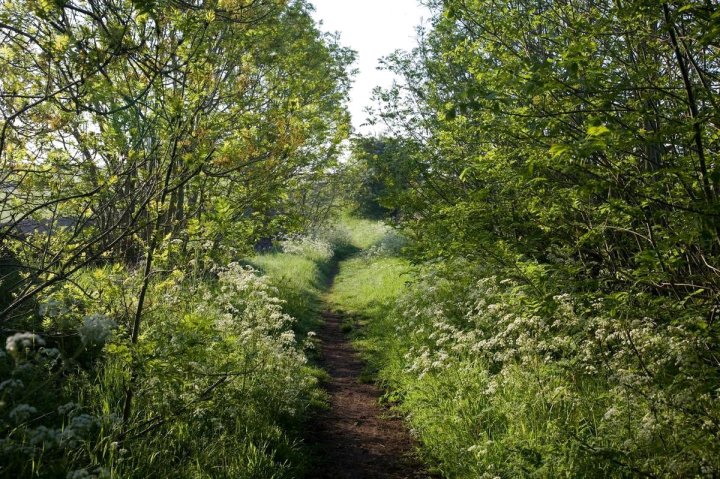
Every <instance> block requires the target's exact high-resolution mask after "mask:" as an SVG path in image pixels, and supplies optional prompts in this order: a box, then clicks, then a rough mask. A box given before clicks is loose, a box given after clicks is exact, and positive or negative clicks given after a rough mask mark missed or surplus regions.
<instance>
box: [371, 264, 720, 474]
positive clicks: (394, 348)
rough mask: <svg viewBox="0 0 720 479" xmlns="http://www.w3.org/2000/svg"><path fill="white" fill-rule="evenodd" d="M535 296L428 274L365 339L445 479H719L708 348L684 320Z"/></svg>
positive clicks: (474, 279) (622, 301)
mask: <svg viewBox="0 0 720 479" xmlns="http://www.w3.org/2000/svg"><path fill="white" fill-rule="evenodd" d="M520 267H521V268H525V270H524V271H523V273H524V276H523V277H524V278H527V277H528V275H530V274H535V273H536V272H537V266H536V265H533V264H526V265H522V264H520ZM544 284H545V289H544V290H542V291H538V290H536V288H535V287H534V286H533V285H531V284H528V283H527V282H526V281H520V280H518V279H500V278H498V277H496V276H491V275H489V274H488V270H487V269H483V268H479V267H477V266H473V265H472V264H471V263H469V262H466V261H460V260H457V261H454V262H450V263H436V264H432V265H429V266H426V267H425V268H424V270H423V272H422V273H421V274H420V276H419V278H418V280H417V281H416V282H415V283H413V285H412V287H411V288H410V289H409V290H408V291H407V292H406V293H405V294H404V295H403V296H401V297H400V298H399V299H398V300H397V303H396V309H395V312H394V313H393V314H392V315H390V316H389V317H387V318H379V319H378V321H380V322H381V326H379V327H378V326H375V327H373V328H371V331H374V332H372V333H371V334H373V335H374V337H375V339H376V340H378V341H380V342H381V346H380V347H377V350H378V351H379V352H377V353H376V354H375V356H376V360H378V356H379V357H380V358H379V365H380V368H381V372H380V375H381V378H383V379H384V380H385V381H387V382H388V383H389V384H390V385H391V386H393V390H394V393H393V397H396V398H398V399H400V400H401V407H402V409H403V410H404V411H405V412H406V413H407V414H408V415H409V418H410V421H411V423H412V426H413V428H414V431H415V432H416V433H417V434H418V436H419V438H420V439H421V440H422V442H423V443H424V445H425V450H426V451H427V453H428V454H429V455H430V456H431V458H432V459H433V460H434V461H435V462H439V468H440V470H441V471H442V472H443V473H444V474H445V476H447V477H467V478H477V477H488V478H490V477H526V476H528V475H531V476H533V477H535V476H537V477H560V476H566V477H627V476H628V475H630V476H634V475H646V476H649V477H660V476H662V477H714V476H715V475H717V474H718V473H719V472H720V461H718V457H720V444H718V441H717V439H716V438H717V434H718V432H719V430H718V422H717V418H718V417H720V408H719V407H718V395H719V394H720V390H719V389H718V388H717V387H713V386H711V385H713V384H714V385H717V384H720V382H719V381H718V370H717V367H716V365H715V364H713V363H712V362H711V361H708V357H712V356H708V352H709V351H714V350H715V349H716V348H717V345H716V344H713V342H712V340H711V339H710V338H711V337H712V335H708V334H706V333H703V332H702V330H700V329H696V328H693V327H692V324H693V322H692V321H691V320H689V319H688V317H690V318H691V317H692V315H693V314H695V313H694V312H693V311H692V309H691V308H686V309H685V310H682V311H680V310H678V309H677V308H672V307H671V305H670V304H667V303H665V302H663V301H660V300H657V299H653V298H648V297H643V296H636V297H634V298H631V297H627V296H626V295H622V294H619V295H606V296H601V295H599V294H587V295H580V294H577V293H575V294H569V293H557V292H553V291H552V290H553V286H554V283H553V282H552V281H551V279H550V278H546V281H545V283H544ZM680 315H685V317H684V318H683V320H682V321H678V316H680ZM699 321H700V318H698V319H697V320H696V321H695V324H698V322H699ZM385 336H387V337H385ZM713 354H714V353H713Z"/></svg>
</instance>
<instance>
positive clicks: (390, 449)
mask: <svg viewBox="0 0 720 479" xmlns="http://www.w3.org/2000/svg"><path fill="white" fill-rule="evenodd" d="M323 319H324V320H325V323H324V325H323V327H322V328H321V330H320V331H319V332H318V337H319V339H320V341H321V346H320V354H321V357H320V364H321V365H322V366H323V367H324V368H325V370H326V371H327V372H328V374H329V375H330V379H329V380H328V382H327V383H326V385H325V387H326V390H327V391H328V393H329V395H330V409H329V410H327V411H325V412H323V413H322V414H320V415H319V417H317V418H316V419H315V421H314V422H313V424H311V437H310V438H309V441H310V443H311V444H313V445H314V447H315V449H316V451H317V464H316V467H315V471H313V473H312V474H311V475H310V476H309V477H310V478H312V479H330V478H332V479H360V478H362V479H421V478H422V479H426V478H429V477H430V476H429V475H427V474H425V473H423V472H422V468H421V467H420V465H419V464H418V462H417V460H415V458H414V457H413V450H414V443H413V440H412V438H411V437H410V434H409V432H408V430H407V427H406V425H405V423H404V422H403V420H402V419H401V418H399V417H397V416H393V415H392V412H391V411H389V410H388V409H386V408H383V407H382V406H381V405H380V403H379V399H380V396H381V395H382V391H381V390H380V388H378V387H377V386H376V385H374V384H368V383H364V382H361V380H360V377H361V375H362V373H363V369H364V365H363V362H362V361H361V360H360V358H359V357H358V355H357V352H356V351H355V350H354V348H353V346H352V344H351V343H350V341H349V339H348V338H347V337H346V335H345V334H343V331H342V320H343V316H342V315H340V314H337V313H333V312H330V311H326V312H324V313H323Z"/></svg>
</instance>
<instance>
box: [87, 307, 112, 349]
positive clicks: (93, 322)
mask: <svg viewBox="0 0 720 479" xmlns="http://www.w3.org/2000/svg"><path fill="white" fill-rule="evenodd" d="M115 328H117V323H116V322H115V321H113V320H112V319H110V318H108V317H107V316H104V315H102V314H92V315H90V316H86V317H85V319H84V320H83V323H82V326H80V328H79V329H78V332H79V333H80V338H81V339H82V342H83V344H84V345H85V346H98V345H101V344H105V342H106V341H107V340H108V339H109V338H110V336H111V335H112V332H113V330H114V329H115Z"/></svg>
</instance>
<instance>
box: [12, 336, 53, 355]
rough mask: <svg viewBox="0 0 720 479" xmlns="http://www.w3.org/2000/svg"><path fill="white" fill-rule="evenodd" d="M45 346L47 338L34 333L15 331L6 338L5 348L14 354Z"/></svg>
mask: <svg viewBox="0 0 720 479" xmlns="http://www.w3.org/2000/svg"><path fill="white" fill-rule="evenodd" d="M36 346H45V340H44V339H43V338H41V337H40V336H38V335H37V334H34V333H15V334H13V335H12V336H10V337H9V338H7V339H6V340H5V350H6V351H7V352H8V353H10V355H12V356H17V355H18V354H21V353H24V352H27V351H30V350H32V349H33V348H34V347H36Z"/></svg>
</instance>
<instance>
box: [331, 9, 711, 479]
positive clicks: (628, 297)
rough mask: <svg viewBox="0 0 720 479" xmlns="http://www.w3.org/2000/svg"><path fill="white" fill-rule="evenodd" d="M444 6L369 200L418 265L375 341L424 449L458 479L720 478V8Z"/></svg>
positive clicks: (377, 359) (402, 64)
mask: <svg viewBox="0 0 720 479" xmlns="http://www.w3.org/2000/svg"><path fill="white" fill-rule="evenodd" d="M427 3H428V4H429V5H430V7H431V9H432V11H433V12H434V15H433V17H432V20H431V22H430V25H429V28H428V29H426V30H425V31H424V32H423V34H422V36H421V40H420V43H419V45H418V47H417V48H416V49H415V50H414V51H412V52H399V53H397V54H396V55H393V56H392V57H390V58H388V59H387V61H386V66H387V68H389V69H391V70H392V71H394V72H396V73H397V74H399V75H401V76H402V78H403V79H404V81H403V82H398V84H397V85H396V86H395V87H393V88H392V89H390V90H388V91H379V92H378V98H377V99H378V109H377V112H376V121H377V122H384V123H385V124H386V125H387V126H388V128H389V130H388V133H387V135H386V137H385V138H382V137H381V138H370V139H362V140H360V141H357V142H356V143H355V151H356V154H355V157H356V159H357V161H358V165H357V166H356V170H357V171H358V176H359V178H360V179H361V180H362V182H363V183H364V184H365V185H366V188H370V189H372V191H373V192H374V195H371V196H370V197H369V198H368V193H367V189H366V190H365V193H363V194H361V195H360V196H359V199H361V200H363V201H365V202H367V201H370V206H371V208H368V207H364V210H366V211H367V210H370V209H372V210H373V211H377V208H378V207H381V208H382V209H384V210H385V212H386V213H387V214H390V215H392V218H393V220H394V222H395V223H396V224H397V225H398V226H399V227H400V228H401V230H402V232H403V233H404V234H405V235H406V236H407V237H408V238H409V240H410V246H409V247H408V250H407V254H408V255H409V257H410V259H412V260H413V261H414V262H415V263H416V268H415V271H416V274H415V276H413V280H412V283H411V284H410V285H409V286H408V287H406V288H405V289H404V291H403V292H402V293H401V294H400V295H399V297H398V298H397V300H396V301H390V300H389V298H383V297H384V296H386V295H385V291H387V290H385V291H383V292H382V294H381V292H379V291H378V293H377V297H378V298H383V300H385V305H383V306H379V307H378V306H373V307H372V308H371V309H370V310H369V312H370V313H371V314H370V317H371V318H373V319H371V320H370V326H369V329H367V335H368V336H369V338H366V339H365V340H364V341H366V342H368V343H369V344H368V346H367V347H368V349H367V350H368V354H369V355H370V357H371V358H372V360H373V363H374V364H375V365H376V367H377V368H379V371H380V372H379V374H380V377H381V378H382V379H384V380H385V381H387V383H388V384H389V385H390V387H391V388H392V390H393V393H392V395H391V398H392V399H394V400H396V401H399V403H400V407H401V408H402V410H403V411H405V412H406V413H407V414H408V417H409V420H410V422H411V424H412V427H413V428H414V429H415V430H416V431H417V433H418V436H419V438H420V440H421V441H422V443H423V445H424V451H425V453H426V455H427V456H428V457H429V458H430V460H431V461H433V462H434V463H436V464H437V467H438V469H439V470H440V471H442V473H443V474H444V475H445V476H447V477H467V478H477V477H526V476H527V477H714V476H716V475H718V474H720V462H718V457H720V441H718V437H719V434H720V429H719V427H720V421H719V419H720V409H718V394H720V389H719V388H718V386H719V385H720V377H719V376H718V373H719V371H720V369H719V366H720V363H719V362H718V353H720V351H719V350H718V345H719V344H720V343H719V342H718V339H720V337H719V333H720V329H718V328H719V323H718V312H719V311H720V309H719V307H720V302H719V301H720V287H719V284H720V283H719V281H720V275H719V272H720V271H719V270H718V264H719V263H720V262H719V261H718V260H719V259H720V236H719V235H718V231H720V230H719V229H718V228H719V226H720V223H719V222H718V221H719V220H720V217H719V216H718V212H719V211H720V203H719V202H718V191H719V190H718V188H719V183H718V182H719V181H720V164H719V163H718V162H717V157H718V153H719V150H718V141H717V140H718V121H717V115H718V109H717V100H718V95H717V91H718V90H717V88H718V79H719V78H720V77H719V76H718V74H719V71H720V70H719V67H720V64H719V63H718V62H719V61H720V56H719V53H718V46H719V44H718V38H720V37H719V36H718V25H720V24H718V19H720V11H718V9H717V5H715V4H713V3H709V2H693V1H683V2H674V3H673V2H652V1H651V2H645V1H637V2H636V1H630V2H592V1H585V0H581V1H570V2H555V1H548V2H536V1H522V0H521V1H519V2H495V1H485V0H476V1H454V0H449V1H442V2H440V1H430V2H427ZM383 261H385V260H383ZM381 265H382V261H380V262H377V263H375V264H374V265H373V266H366V267H365V268H370V267H373V268H380V267H381ZM358 266H359V265H358ZM363 271H369V270H367V269H365V270H363V269H362V268H359V269H358V270H357V271H351V272H349V274H350V278H361V277H362V275H363V274H366V273H363ZM368 274H369V273H368ZM391 279H392V282H397V281H399V280H400V276H398V271H396V272H394V273H392V274H391ZM346 281H352V279H347V280H346ZM342 283H343V280H342V278H341V279H340V284H342ZM363 301H364V302H366V303H367V302H368V301H370V300H368V299H367V298H366V297H364V298H363ZM393 304H394V312H393V313H391V314H387V305H393ZM380 311H383V313H380Z"/></svg>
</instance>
